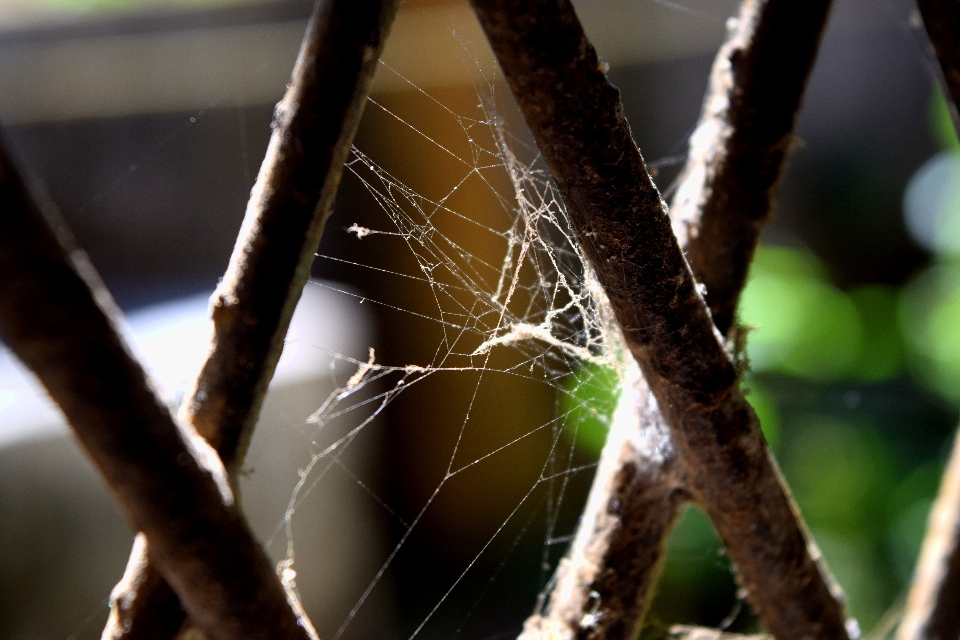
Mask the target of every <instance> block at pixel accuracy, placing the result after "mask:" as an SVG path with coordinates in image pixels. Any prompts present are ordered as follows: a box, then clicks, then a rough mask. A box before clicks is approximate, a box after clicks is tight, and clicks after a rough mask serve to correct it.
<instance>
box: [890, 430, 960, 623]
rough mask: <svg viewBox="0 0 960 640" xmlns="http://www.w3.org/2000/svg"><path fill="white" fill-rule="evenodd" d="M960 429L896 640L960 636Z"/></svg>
mask: <svg viewBox="0 0 960 640" xmlns="http://www.w3.org/2000/svg"><path fill="white" fill-rule="evenodd" d="M958 601H960V431H958V436H957V438H956V440H955V441H954V444H953V452H952V454H951V455H950V462H949V463H948V464H947V469H946V471H945V472H944V474H943V478H942V479H941V480H940V490H939V492H938V493H937V499H936V502H934V504H933V509H932V510H931V511H930V517H929V519H928V521H927V533H926V535H925V536H924V539H923V546H922V548H921V550H920V558H919V560H918V561H917V567H916V569H915V570H914V575H913V584H912V585H911V587H910V592H909V594H908V595H907V603H906V609H905V612H904V616H903V620H902V621H901V622H900V627H899V628H898V629H897V639H898V640H934V639H940V638H942V639H944V640H946V639H947V638H956V637H958V636H960V610H958V608H957V602H958Z"/></svg>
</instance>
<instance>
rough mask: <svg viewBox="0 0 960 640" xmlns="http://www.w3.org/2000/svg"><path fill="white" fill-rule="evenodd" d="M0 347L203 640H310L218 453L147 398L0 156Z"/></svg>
mask: <svg viewBox="0 0 960 640" xmlns="http://www.w3.org/2000/svg"><path fill="white" fill-rule="evenodd" d="M0 281H2V282H3V286H2V287H0V335H2V336H3V339H4V341H5V342H6V343H7V345H8V346H9V347H10V348H11V350H12V351H13V352H14V353H15V354H16V355H17V357H18V358H20V359H21V360H22V361H23V362H24V364H26V365H27V366H28V367H29V368H30V369H31V370H33V372H34V373H35V374H36V375H37V377H38V378H39V379H40V381H41V382H42V383H43V385H44V386H45V387H46V389H47V391H48V392H49V393H50V396H51V397H52V398H53V400H54V401H55V402H56V403H57V404H58V405H59V407H60V409H61V410H62V411H63V413H64V414H65V415H66V417H67V420H68V422H69V423H70V425H71V427H73V430H74V432H75V433H76V435H77V437H78V439H79V440H80V443H81V444H82V445H83V447H84V449H86V451H87V453H88V454H89V455H90V457H91V458H92V459H93V461H94V463H95V464H96V465H97V467H98V468H99V470H100V473H101V474H102V475H103V477H104V478H105V480H106V481H107V484H108V485H109V487H110V489H111V490H112V491H113V493H114V495H115V497H116V498H117V500H118V501H119V503H120V505H121V507H122V508H123V510H124V511H125V513H126V515H127V517H128V518H129V520H130V522H131V523H132V524H133V526H134V527H136V528H137V530H138V531H142V532H143V533H144V534H145V535H146V536H148V537H149V539H150V559H151V561H152V562H154V563H156V565H157V567H158V570H159V571H160V573H161V574H162V575H163V576H164V577H165V578H166V579H167V580H168V581H169V582H170V584H171V585H172V587H173V589H174V591H175V592H176V593H177V594H178V596H179V597H180V599H181V601H182V602H183V605H184V607H185V608H186V609H187V611H189V612H190V615H191V617H192V618H193V620H194V621H195V622H196V624H197V626H198V627H199V628H200V629H202V630H203V631H204V632H205V633H206V634H207V636H208V637H209V638H211V639H222V640H228V639H235V638H251V639H253V638H256V639H263V640H267V639H268V638H290V639H294V638H295V639H298V640H303V639H305V638H307V635H306V633H305V631H304V627H303V626H301V624H300V623H301V621H300V620H299V619H298V617H297V616H296V615H295V614H294V612H293V610H292V609H291V607H290V605H289V604H288V602H287V596H286V593H285V592H284V589H283V587H282V585H281V584H280V581H279V579H278V578H277V576H276V574H275V573H274V571H273V568H272V567H271V566H270V563H269V562H268V561H267V558H266V556H264V554H263V551H262V550H261V548H260V546H259V545H258V544H257V542H256V541H255V540H254V538H253V535H252V534H251V533H250V530H249V529H248V528H247V526H246V521H245V520H244V519H243V516H242V514H241V513H240V511H239V509H238V508H237V505H236V504H235V503H234V500H233V493H232V491H231V489H230V485H229V482H228V481H227V474H226V471H225V470H224V468H223V465H222V464H221V463H220V460H219V459H218V458H217V455H216V453H215V452H214V450H213V449H211V448H210V447H209V446H208V445H207V444H206V443H204V442H203V440H202V439H201V438H199V437H198V436H197V434H196V433H195V432H194V431H193V430H192V429H191V428H190V427H189V426H182V425H180V424H178V423H177V421H176V420H175V419H174V418H173V416H172V415H171V414H170V410H169V409H168V408H167V407H166V405H164V403H163V402H162V401H161V400H160V399H159V398H158V397H157V395H156V393H155V392H154V389H153V386H152V384H151V382H150V380H149V379H148V377H147V375H146V374H145V373H144V370H143V368H142V367H141V366H140V364H139V363H138V362H137V361H136V360H135V359H134V358H133V356H132V355H131V354H130V352H129V351H128V349H127V347H126V345H125V344H124V342H123V339H122V338H121V337H120V336H119V334H118V333H117V331H116V329H115V327H114V324H113V321H112V320H111V317H110V314H111V312H112V310H113V303H112V300H111V299H110V296H109V294H108V293H107V292H106V290H105V289H104V288H103V286H102V284H101V283H100V282H99V279H98V277H97V275H96V272H95V271H94V269H93V266H92V265H91V264H90V262H89V260H88V259H87V257H86V255H85V254H84V253H83V252H82V251H81V250H79V249H77V248H76V246H75V244H74V243H73V241H72V239H71V237H70V236H69V233H68V231H67V229H66V227H65V226H64V225H63V223H62V222H61V221H60V220H59V219H58V217H57V216H56V207H54V206H53V205H52V203H49V202H48V203H46V204H45V205H44V208H43V212H42V213H41V210H40V207H39V206H38V205H37V204H36V203H35V201H34V200H33V198H32V197H31V194H30V193H29V191H28V189H27V187H26V186H25V182H24V180H23V179H22V177H21V174H20V173H19V171H18V169H17V168H16V166H15V165H14V163H13V162H12V161H11V160H10V157H9V154H8V153H7V150H6V148H5V146H3V145H2V144H0Z"/></svg>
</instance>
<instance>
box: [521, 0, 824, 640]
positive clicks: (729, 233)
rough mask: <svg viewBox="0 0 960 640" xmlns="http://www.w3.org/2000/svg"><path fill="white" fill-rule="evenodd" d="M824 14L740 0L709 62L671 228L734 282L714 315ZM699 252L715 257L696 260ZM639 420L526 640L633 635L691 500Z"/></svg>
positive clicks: (654, 418) (760, 211)
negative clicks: (614, 506) (692, 239)
mask: <svg viewBox="0 0 960 640" xmlns="http://www.w3.org/2000/svg"><path fill="white" fill-rule="evenodd" d="M829 6H830V2H829V0H826V1H825V0H820V1H818V2H804V1H798V0H767V1H762V0H746V2H744V3H743V5H742V7H741V10H740V14H739V16H738V19H737V20H736V22H735V24H732V25H731V29H730V33H729V35H728V37H727V40H726V42H725V43H724V45H723V46H722V47H721V49H720V51H719V53H718V54H717V57H716V60H715V61H714V65H713V71H712V73H711V78H710V83H709V89H708V92H707V95H706V98H705V99H704V105H703V112H702V115H701V118H700V124H699V126H698V129H697V132H698V133H697V134H695V135H694V139H693V141H692V142H691V148H690V153H689V156H688V159H687V163H686V166H685V167H684V170H683V172H682V173H681V176H682V178H681V182H682V186H681V187H680V189H679V190H678V193H677V198H676V200H675V202H674V206H673V208H672V210H671V213H672V214H674V215H676V214H677V213H678V212H679V213H680V215H681V217H682V219H683V223H681V224H679V225H678V224H677V221H676V218H675V221H674V226H675V228H677V227H679V229H677V230H678V231H679V232H680V233H678V236H679V237H680V239H681V242H682V243H684V244H686V247H687V248H688V249H689V250H690V252H691V253H696V252H698V251H699V258H698V259H695V260H694V259H692V260H691V261H692V262H693V263H694V265H695V268H694V273H695V274H697V277H698V278H699V279H701V281H703V280H707V279H708V278H712V279H710V280H709V282H717V281H718V279H719V278H718V275H717V274H723V275H725V276H727V277H729V278H731V279H733V280H734V283H733V284H728V283H726V282H722V283H721V286H717V285H713V284H710V285H708V287H709V288H708V291H722V292H724V293H725V297H723V298H719V297H717V298H711V296H710V295H709V294H708V296H707V300H708V302H712V301H714V300H718V299H720V300H723V301H724V304H723V305H721V306H725V307H727V306H728V307H729V308H731V309H733V308H735V307H736V302H737V298H738V297H739V294H740V290H741V289H742V287H743V284H744V281H745V277H744V276H745V273H744V272H742V271H741V272H737V273H733V270H732V269H731V268H730V266H729V265H731V264H740V265H743V266H744V268H745V266H746V264H748V263H749V261H750V257H751V256H752V254H753V251H754V248H755V246H756V243H757V238H758V236H759V234H760V231H761V229H762V226H763V223H764V222H765V221H766V220H767V219H768V217H769V214H770V210H771V208H772V205H773V201H772V200H773V198H772V191H773V188H774V186H775V184H776V183H777V181H778V178H779V176H780V174H781V173H782V170H783V166H784V164H785V160H786V153H785V152H786V150H787V149H788V147H789V145H788V142H787V141H788V140H789V136H790V133H791V131H792V128H793V124H794V122H795V120H796V114H797V112H798V111H799V107H800V98H801V96H802V94H803V89H804V87H805V86H806V82H807V79H808V77H809V75H810V71H811V69H812V67H813V61H814V59H815V57H816V51H817V48H818V44H819V41H820V36H821V34H822V32H823V28H824V26H825V24H826V19H827V15H828V13H829ZM784 59H787V60H788V61H789V64H785V65H784V67H783V69H780V68H779V67H777V66H776V65H775V64H774V65H771V64H768V63H767V62H766V61H767V60H774V61H780V60H784ZM756 185H759V188H758V187H757V186H756ZM701 219H702V220H704V225H703V227H701V225H700V220H701ZM691 228H692V229H697V230H700V229H702V232H701V233H700V234H699V239H700V242H698V243H687V242H685V239H687V238H688V237H689V235H692V234H688V233H686V232H687V230H688V229H691ZM708 236H709V237H708ZM704 246H707V247H709V248H711V249H713V248H715V249H716V250H712V251H707V252H704V251H703V250H702V249H703V247H704ZM724 247H731V248H732V249H729V250H725V249H723V248H724ZM688 257H690V256H689V254H688ZM712 308H713V310H714V314H715V315H714V319H715V320H716V319H717V315H716V313H717V309H716V308H715V307H712ZM729 326H730V323H729V322H727V323H725V328H729ZM634 378H635V380H634V381H633V382H631V381H629V380H627V381H624V384H623V385H622V386H623V389H624V392H623V393H624V395H623V397H621V404H622V405H624V409H623V411H627V407H630V406H634V405H635V404H636V403H638V402H639V403H640V406H641V407H645V406H646V405H647V404H648V403H647V396H648V395H649V390H648V389H647V386H646V382H645V381H643V380H642V377H640V376H634ZM638 421H639V424H640V425H642V432H644V433H647V434H650V433H653V434H657V433H659V432H661V431H662V429H664V427H663V426H662V421H663V418H662V417H661V416H660V415H659V413H658V412H657V411H656V410H655V407H654V410H652V411H651V410H650V409H649V408H648V409H647V410H646V411H644V412H643V413H642V415H639V416H637V415H636V411H631V412H629V414H628V415H626V416H624V415H623V414H622V413H618V414H617V416H616V417H615V420H614V422H613V424H612V426H611V429H610V432H609V434H608V435H607V445H606V446H605V447H604V451H603V454H602V455H601V461H600V466H599V468H598V470H597V474H596V476H595V480H594V485H593V488H592V490H591V498H590V500H589V501H588V505H587V508H586V510H585V512H584V515H583V518H582V519H581V523H580V526H579V527H578V530H577V535H576V537H575V538H574V542H573V544H572V545H571V547H570V550H569V551H568V553H567V556H566V557H565V558H564V560H563V561H562V563H561V566H560V567H559V568H558V570H557V574H556V576H555V577H554V579H553V581H552V583H551V589H550V593H549V594H548V597H549V600H548V602H547V606H546V608H545V609H544V610H543V611H538V613H537V614H536V615H534V616H532V617H531V618H530V619H529V620H528V621H527V624H526V626H525V635H526V636H527V637H539V636H541V635H543V634H544V633H546V630H547V629H554V630H556V632H557V633H559V634H560V635H563V633H567V634H569V633H572V630H578V629H579V631H577V633H585V634H589V635H590V637H597V638H608V639H614V638H617V639H621V638H622V639H624V640H629V639H631V638H634V637H636V634H637V632H638V630H639V626H640V624H641V621H642V617H643V613H644V611H645V609H646V607H647V604H648V595H649V590H650V586H651V584H652V582H653V580H654V578H655V576H656V572H657V570H658V569H659V564H660V559H661V557H662V555H663V542H664V539H665V537H666V535H667V534H668V533H669V532H670V530H671V529H672V528H673V526H674V524H675V523H676V520H677V517H678V515H679V509H678V507H679V506H680V505H681V504H682V503H683V502H684V501H685V500H686V499H688V497H689V496H688V495H685V492H684V491H683V478H682V464H681V461H680V460H677V458H676V456H675V455H672V452H671V451H670V450H669V449H668V450H667V451H666V452H665V453H664V451H663V445H662V443H659V442H650V441H649V439H648V440H647V441H646V442H644V441H643V439H642V438H640V437H639V436H638V430H637V424H638ZM612 499H616V500H617V501H618V502H619V504H620V508H619V509H618V510H617V512H616V513H614V512H613V511H612V510H610V509H608V508H607V503H608V502H609V501H610V500H612ZM564 630H566V631H565V632H564Z"/></svg>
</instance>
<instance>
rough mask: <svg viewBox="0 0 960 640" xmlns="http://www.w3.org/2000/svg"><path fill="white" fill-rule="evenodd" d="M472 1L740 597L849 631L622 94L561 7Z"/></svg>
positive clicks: (761, 610) (776, 621)
mask: <svg viewBox="0 0 960 640" xmlns="http://www.w3.org/2000/svg"><path fill="white" fill-rule="evenodd" d="M472 4H473V7H474V9H475V11H476V13H477V16H478V17H479V19H480V23H481V25H482V26H483V28H484V31H485V32H486V34H487V38H488V40H489V41H490V43H491V46H492V48H493V51H494V53H495V55H496V57H497V60H498V61H499V63H500V67H501V68H502V70H503V72H504V75H505V77H506V79H507V81H508V83H509V84H510V88H511V90H512V91H513V94H514V96H515V97H516V99H517V102H518V104H519V106H520V110H521V112H522V113H523V115H524V118H525V119H526V121H527V124H528V125H529V127H530V129H531V131H532V133H533V135H534V139H535V140H536V141H537V146H538V147H539V149H540V151H541V152H542V153H543V156H544V159H545V160H546V163H547V166H548V167H549V169H550V171H551V174H552V175H553V178H554V180H555V181H556V184H557V187H558V189H559V191H560V194H561V195H562V197H563V199H564V202H565V203H566V205H567V208H568V212H569V214H570V216H571V219H572V222H573V225H574V228H575V231H576V234H577V238H578V240H579V242H580V243H581V246H582V247H583V249H584V252H585V253H586V255H587V256H588V258H589V260H590V262H591V264H592V267H593V269H594V270H595V271H596V274H597V278H598V280H599V282H600V283H601V284H602V285H603V286H604V289H605V290H606V293H607V296H608V297H609V299H610V302H611V306H612V308H613V312H614V315H615V317H616V319H617V322H618V324H619V326H620V328H621V330H622V332H623V335H624V338H625V341H626V344H627V346H628V347H629V349H630V351H631V353H632V354H633V355H634V357H635V358H636V359H637V362H638V363H639V365H640V368H641V370H642V371H643V375H644V378H645V379H646V380H647V381H648V383H649V384H650V387H651V389H652V391H653V394H654V396H655V397H656V398H657V402H658V404H659V406H660V409H661V410H662V412H663V415H664V417H665V419H666V422H667V424H668V425H669V427H670V431H671V435H672V440H673V443H674V446H675V447H676V449H677V453H678V456H679V457H680V459H682V460H684V461H685V462H686V465H685V466H686V467H687V470H688V478H689V490H690V492H691V493H692V494H693V496H694V498H695V499H696V500H697V502H699V503H700V504H701V505H702V506H703V507H704V509H705V510H706V511H707V513H708V514H709V515H710V517H711V519H712V520H713V523H714V526H715V527H716V528H717V531H718V533H719V534H720V536H721V538H722V539H723V541H724V543H725V544H726V546H727V550H728V552H729V554H730V556H731V558H732V559H733V561H734V562H735V563H736V565H737V567H738V570H739V574H740V580H741V582H742V583H743V584H744V586H745V587H746V588H747V590H748V592H749V599H750V602H751V604H752V605H753V607H754V609H755V610H756V611H757V614H758V615H759V617H760V619H761V620H762V621H763V622H764V624H765V625H766V627H767V628H768V629H769V630H770V631H771V632H772V633H773V634H774V635H775V636H776V637H778V638H781V639H787V638H797V639H800V638H811V637H815V638H847V632H846V629H845V616H844V612H843V606H842V604H841V603H840V602H839V601H838V598H837V597H836V596H835V595H834V592H833V591H832V590H831V586H830V583H829V579H828V578H826V577H825V576H824V574H823V573H821V570H820V566H819V554H817V553H816V552H815V551H813V553H811V550H812V548H809V547H808V539H807V535H806V531H805V527H804V525H803V524H802V522H801V520H800V518H799V514H798V513H797V511H796V508H795V505H794V504H793V501H792V499H791V498H790V496H789V495H788V494H787V493H786V491H785V490H784V487H783V485H782V484H781V478H780V474H779V472H778V470H777V468H776V465H775V463H774V462H773V461H772V459H771V458H770V457H769V454H768V451H767V448H766V444H765V442H764V440H763V436H762V435H761V433H760V430H759V425H758V424H757V420H756V416H755V415H754V413H753V410H752V409H751V408H750V405H749V404H748V403H747V402H746V400H745V399H744V397H743V395H742V393H741V392H740V390H739V381H738V379H737V373H736V370H735V368H734V365H733V363H732V361H731V359H730V357H729V355H728V354H727V353H726V352H725V351H724V349H723V346H722V345H721V343H720V339H719V336H718V334H717V333H716V330H715V328H714V326H713V323H712V321H711V319H710V316H709V313H708V311H707V309H706V307H705V305H704V302H703V299H702V298H701V297H700V296H699V294H698V293H697V289H696V285H695V282H694V279H693V276H692V274H691V273H690V270H689V268H688V266H687V264H686V261H685V260H684V257H683V254H682V253H681V251H680V247H679V245H678V244H677V240H676V237H675V236H674V235H673V231H672V229H671V227H670V222H669V218H668V217H667V215H666V213H665V211H664V207H663V203H662V202H661V200H660V194H659V193H658V192H657V190H656V187H654V185H653V182H652V180H651V179H650V176H649V174H648V173H647V171H646V167H645V165H644V162H643V158H642V157H641V155H640V152H639V150H638V149H637V147H636V144H635V143H634V141H633V138H632V135H631V133H630V128H629V125H628V124H627V122H626V120H625V118H624V116H623V109H622V105H621V102H620V95H619V92H618V91H617V90H616V88H614V87H613V86H612V85H610V84H609V82H607V79H606V77H605V75H604V72H603V67H602V65H601V64H600V61H599V60H598V58H597V55H596V52H595V51H594V49H593V46H592V45H591V44H590V43H589V42H588V41H587V39H586V36H585V35H584V33H583V29H582V27H581V26H580V23H579V21H578V19H577V17H576V14H575V13H574V11H573V7H572V5H570V4H569V2H568V1H566V0H536V1H533V2H520V1H519V0H472ZM576 631H577V629H574V630H571V632H572V633H573V632H576Z"/></svg>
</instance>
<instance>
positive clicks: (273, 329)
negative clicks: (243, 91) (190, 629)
mask: <svg viewBox="0 0 960 640" xmlns="http://www.w3.org/2000/svg"><path fill="white" fill-rule="evenodd" d="M398 5H399V0H365V1H358V0H320V2H318V4H317V6H316V9H315V11H314V15H313V17H312V19H311V22H310V25H309V26H308V27H307V32H306V35H305V36H304V40H303V45H302V46H301V50H300V55H299V57H298V59H297V64H296V67H295V68H294V70H293V78H292V80H291V83H290V85H289V88H288V89H287V92H286V95H285V96H284V98H283V100H282V101H281V102H280V103H279V104H278V105H277V109H276V115H275V120H274V123H273V125H272V127H273V134H272V136H271V139H270V145H269V147H268V149H267V154H266V157H265V158H264V161H263V164H262V166H261V169H260V174H259V176H258V177H257V182H256V185H255V186H254V189H253V191H252V193H251V194H250V201H249V203H248V204H247V211H246V215H245V217H244V221H243V226H242V228H241V230H240V236H239V238H238V239H237V243H236V245H235V247H234V250H233V255H232V256H231V258H230V264H229V266H228V268H227V272H226V274H225V275H224V277H223V280H222V282H221V284H220V286H219V287H218V288H217V290H216V292H215V293H214V295H213V298H212V300H211V307H212V317H213V336H212V339H211V345H210V351H209V354H208V356H207V359H206V361H205V363H204V365H203V367H202V369H201V371H200V374H199V376H198V377H197V380H196V382H195V383H194V386H193V388H192V390H191V391H190V392H189V393H188V395H187V397H186V399H185V400H184V403H183V406H182V408H181V418H182V419H183V420H184V421H186V422H188V423H190V424H191V425H193V427H194V428H195V429H196V430H197V432H198V433H199V434H200V435H201V436H203V437H204V438H206V440H207V441H208V442H209V443H210V444H211V445H212V446H213V447H215V448H216V450H217V453H219V455H220V458H221V460H222V461H223V464H224V465H225V466H226V468H227V469H228V471H229V472H230V475H231V477H235V476H236V473H237V472H238V471H239V468H240V466H241V465H242V463H243V458H244V456H245V454H246V450H247V447H248V445H249V442H250V438H251V436H252V434H253V429H254V426H255V425H256V422H257V419H258V417H259V415H260V407H261V403H262V401H263V397H264V395H265V393H266V390H267V387H268V385H269V383H270V380H271V378H272V377H273V373H274V370H275V369H276V365H277V361H278V360H279V358H280V353H281V351H282V349H283V340H284V337H285V336H286V333H287V329H288V328H289V326H290V319H291V318H292V316H293V311H294V309H295V308H296V305H297V302H298V301H299V299H300V295H301V293H302V291H303V286H304V285H305V284H306V282H307V279H308V278H309V276H310V265H311V264H312V262H313V256H314V253H315V252H316V250H317V245H318V243H319V241H320V235H321V233H322V232H323V227H324V224H325V223H326V221H327V218H328V217H329V215H330V211H331V208H332V206H333V201H334V198H335V196H336V192H337V187H338V185H339V183H340V177H341V174H342V171H343V163H344V161H345V160H346V158H347V154H348V152H349V150H350V145H351V143H352V142H353V138H354V135H355V134H356V130H357V126H358V124H359V122H360V117H361V114H362V113H363V107H364V105H365V104H366V98H367V95H368V93H369V89H370V83H371V81H372V79H373V75H374V72H375V71H376V67H377V63H378V60H379V58H380V53H381V52H382V50H383V44H384V42H385V40H386V36H387V33H388V32H389V29H390V25H391V24H392V22H393V18H394V17H395V15H396V11H397V7H398ZM138 553H139V557H138ZM144 554H145V550H143V549H138V548H137V547H135V548H134V550H133V555H132V556H131V559H130V562H129V564H128V567H127V573H126V574H125V575H124V578H123V580H122V581H121V582H120V583H119V584H118V585H117V587H116V588H115V589H114V592H113V594H112V595H111V601H112V602H113V603H114V606H113V607H112V610H111V616H110V619H109V620H108V622H107V626H106V628H105V629H104V632H103V639H104V640H109V639H117V638H124V639H125V640H169V638H171V637H172V635H173V634H172V633H170V632H169V629H170V628H173V631H174V632H176V631H177V629H179V628H180V626H181V624H183V622H184V613H183V610H182V609H181V608H180V606H179V604H178V602H177V600H176V598H175V597H174V596H173V593H172V591H171V590H170V588H169V586H167V585H166V584H165V583H164V582H163V581H162V580H158V579H157V577H156V575H154V574H155V571H154V570H153V569H152V567H151V565H150V564H149V563H148V562H146V558H145V555H144ZM121 605H122V606H121ZM178 621H179V623H178ZM161 622H163V624H161Z"/></svg>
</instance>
